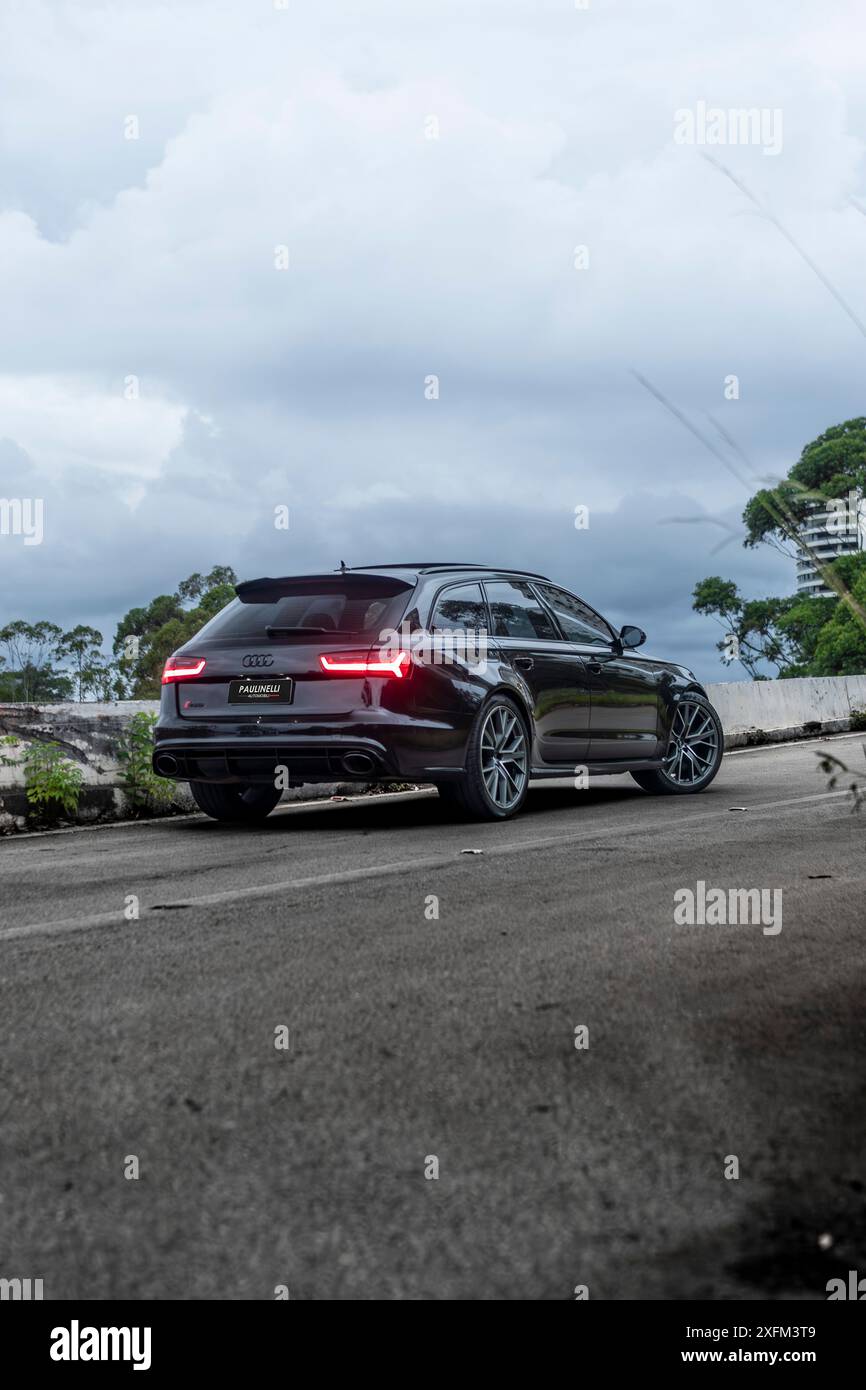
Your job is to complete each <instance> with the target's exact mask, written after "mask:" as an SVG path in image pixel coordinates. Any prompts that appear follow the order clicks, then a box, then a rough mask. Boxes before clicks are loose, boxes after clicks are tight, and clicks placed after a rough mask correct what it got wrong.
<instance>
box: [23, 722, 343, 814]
mask: <svg viewBox="0 0 866 1390" xmlns="http://www.w3.org/2000/svg"><path fill="white" fill-rule="evenodd" d="M158 712H159V701H158V700H117V701H113V702H111V703H109V704H98V703H92V704H91V703H87V702H85V703H82V704H71V703H70V704H62V705H39V706H36V705H25V704H0V739H2V738H4V737H6V738H14V739H16V740H17V741H18V742H17V746H5V745H2V744H0V755H3V757H4V758H6V759H7V760H8V761H7V762H5V763H0V832H2V831H4V830H5V831H9V830H23V829H24V828H25V826H26V817H27V814H28V811H29V810H30V809H31V808H30V807H29V806H28V803H27V796H26V792H25V781H24V768H23V766H22V763H21V756H22V754H23V752H24V750H25V748H26V747H27V745H28V744H31V743H34V742H37V741H41V742H44V743H58V744H59V745H60V747H61V748H62V750H63V752H64V754H65V756H66V757H67V758H69V759H70V761H72V762H74V763H75V764H76V765H77V766H78V768H79V769H80V771H81V774H82V783H81V796H80V798H79V806H78V815H77V816H76V817H75V819H76V820H79V821H84V822H86V821H94V820H112V819H120V818H122V817H124V816H127V815H131V814H132V812H133V808H132V807H131V806H130V804H129V801H128V797H127V794H126V791H125V789H124V786H123V781H122V777H121V769H120V766H119V764H118V761H117V742H118V739H119V738H120V736H121V734H122V733H123V731H124V729H125V727H126V726H127V724H128V723H129V721H130V719H131V718H132V716H133V715H135V714H140V713H145V714H157V713H158ZM365 788H366V783H358V782H353V783H342V782H334V783H327V784H324V783H323V784H321V785H318V786H308V787H292V788H290V789H289V790H288V791H285V792H283V800H284V801H305V800H313V799H317V798H322V797H328V796H335V795H338V794H340V793H345V792H348V791H350V790H351V791H352V792H358V791H363V790H365ZM195 809H196V805H195V802H194V801H193V799H192V796H191V795H190V792H189V788H188V786H187V785H186V784H185V783H183V782H180V783H178V784H177V791H176V795H175V799H174V805H173V807H172V808H166V809H165V811H164V814H166V815H169V814H173V813H176V812H177V811H178V810H180V811H194V810H195ZM148 814H152V815H159V814H160V811H159V810H154V811H152V812H149V813H148Z"/></svg>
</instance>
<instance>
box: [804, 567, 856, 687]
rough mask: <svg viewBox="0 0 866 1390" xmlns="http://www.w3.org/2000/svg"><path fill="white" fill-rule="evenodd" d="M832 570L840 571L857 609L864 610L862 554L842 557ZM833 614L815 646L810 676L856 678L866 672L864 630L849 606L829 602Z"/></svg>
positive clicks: (832, 601) (832, 600) (834, 601)
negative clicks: (856, 603) (859, 607)
mask: <svg viewBox="0 0 866 1390" xmlns="http://www.w3.org/2000/svg"><path fill="white" fill-rule="evenodd" d="M834 569H840V570H842V572H843V574H844V578H845V583H846V584H848V585H849V587H850V590H851V594H852V596H853V597H854V599H855V600H856V601H857V602H858V603H859V604H860V606H861V607H863V608H866V552H861V553H860V554H859V555H846V556H844V557H843V558H841V559H839V560H837V561H836V562H835V564H834ZM829 602H830V603H831V604H833V612H832V614H831V615H830V618H829V620H828V621H827V622H826V623H825V624H824V625H823V627H822V628H821V630H820V632H819V633H818V636H817V641H816V643H815V653H814V659H813V662H812V671H811V674H812V675H815V676H857V675H862V673H863V672H864V671H866V629H864V627H863V624H862V623H861V622H860V621H859V619H858V617H857V614H856V612H855V611H854V610H852V608H851V607H850V605H848V604H846V603H838V602H837V601H836V600H835V599H830V600H829Z"/></svg>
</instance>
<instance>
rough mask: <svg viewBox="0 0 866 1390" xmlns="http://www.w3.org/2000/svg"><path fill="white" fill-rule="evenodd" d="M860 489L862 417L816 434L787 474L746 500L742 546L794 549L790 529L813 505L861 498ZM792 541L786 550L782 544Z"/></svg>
mask: <svg viewBox="0 0 866 1390" xmlns="http://www.w3.org/2000/svg"><path fill="white" fill-rule="evenodd" d="M864 492H866V416H858V417H857V418H856V419H854V420H846V421H845V423H844V424H841V425H833V426H832V428H830V429H828V430H825V431H824V433H823V434H819V435H818V438H817V439H813V440H812V442H811V444H807V445H806V447H805V449H804V450H803V452H802V454H801V455H800V458H799V460H798V461H797V463H795V464H794V465H793V467H792V468H789V470H788V473H787V476H786V477H785V478H784V479H783V480H782V481H781V482H780V483H778V484H777V485H776V486H775V487H773V488H763V489H762V490H761V491H760V492H758V493H756V494H755V496H754V497H752V498H750V500H749V501H748V502H747V504H746V509H745V511H744V512H743V521H744V522H745V524H746V541H745V543H746V545H748V546H756V545H759V544H761V543H762V542H764V543H766V544H771V545H776V547H777V548H779V549H783V550H784V551H785V553H786V554H793V553H796V551H797V549H798V548H800V547H799V543H798V540H797V537H796V529H797V527H798V525H799V524H800V522H801V521H803V520H804V519H805V518H806V516H807V515H808V512H809V508H810V506H811V505H812V504H813V503H816V502H817V503H819V504H820V503H821V502H823V501H826V500H829V499H830V498H839V499H841V498H847V497H848V496H849V494H850V493H854V494H855V495H856V496H858V497H862V496H863V494H864ZM786 542H787V543H788V545H793V547H794V549H793V550H790V549H789V548H787V546H786Z"/></svg>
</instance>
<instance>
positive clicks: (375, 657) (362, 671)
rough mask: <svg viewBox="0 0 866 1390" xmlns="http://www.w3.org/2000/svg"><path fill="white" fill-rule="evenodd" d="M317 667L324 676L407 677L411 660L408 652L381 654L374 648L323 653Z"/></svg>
mask: <svg viewBox="0 0 866 1390" xmlns="http://www.w3.org/2000/svg"><path fill="white" fill-rule="evenodd" d="M319 665H320V666H321V668H322V670H323V671H324V672H325V675H326V676H396V677H397V678H398V680H402V679H403V677H404V676H408V674H409V671H410V669H411V666H412V658H411V656H410V655H409V653H408V652H383V651H381V650H377V649H376V648H375V647H374V648H373V649H372V650H371V651H369V652H368V653H367V654H366V656H365V655H364V653H363V652H323V653H322V654H321V656H320V657H319Z"/></svg>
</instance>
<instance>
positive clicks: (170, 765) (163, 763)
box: [156, 753, 177, 777]
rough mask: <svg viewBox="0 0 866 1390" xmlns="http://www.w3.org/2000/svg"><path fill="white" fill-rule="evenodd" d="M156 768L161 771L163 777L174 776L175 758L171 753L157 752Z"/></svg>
mask: <svg viewBox="0 0 866 1390" xmlns="http://www.w3.org/2000/svg"><path fill="white" fill-rule="evenodd" d="M156 770H157V772H161V773H162V775H163V777H174V775H175V773H176V772H177V758H175V757H174V756H173V755H172V754H171V753H158V754H157V757H156Z"/></svg>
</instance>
